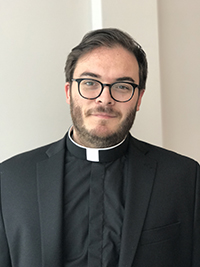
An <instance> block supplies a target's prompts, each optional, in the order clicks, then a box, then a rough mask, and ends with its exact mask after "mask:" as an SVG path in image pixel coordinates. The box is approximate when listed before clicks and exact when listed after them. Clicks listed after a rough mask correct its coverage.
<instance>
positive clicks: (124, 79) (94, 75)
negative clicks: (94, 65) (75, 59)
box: [80, 72, 135, 83]
mask: <svg viewBox="0 0 200 267" xmlns="http://www.w3.org/2000/svg"><path fill="white" fill-rule="evenodd" d="M83 76H90V77H93V78H98V79H100V78H101V76H100V75H99V74H95V73H93V72H83V73H82V74H81V75H80V77H83ZM122 81H130V82H133V83H135V80H134V79H133V78H131V77H129V76H124V77H119V78H117V79H116V82H122Z"/></svg>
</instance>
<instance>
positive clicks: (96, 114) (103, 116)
mask: <svg viewBox="0 0 200 267" xmlns="http://www.w3.org/2000/svg"><path fill="white" fill-rule="evenodd" d="M91 116H94V117H99V118H104V119H113V118H116V117H117V116H116V115H114V114H109V113H92V114H91Z"/></svg>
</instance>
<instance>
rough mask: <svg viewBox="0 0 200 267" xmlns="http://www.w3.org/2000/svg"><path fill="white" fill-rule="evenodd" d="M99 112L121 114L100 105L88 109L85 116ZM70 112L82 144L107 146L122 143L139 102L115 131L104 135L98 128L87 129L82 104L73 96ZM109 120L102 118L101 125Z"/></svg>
mask: <svg viewBox="0 0 200 267" xmlns="http://www.w3.org/2000/svg"><path fill="white" fill-rule="evenodd" d="M94 111H95V112H98V113H101V112H102V113H107V114H109V115H115V116H119V117H120V116H121V113H120V112H117V111H113V109H112V108H110V107H101V106H100V107H98V108H96V109H95V110H94V109H91V110H88V111H87V112H86V113H85V116H86V117H88V116H90V114H92V112H94ZM70 112H71V118H72V122H73V127H74V129H75V131H76V135H77V137H78V140H79V142H80V144H81V145H84V146H86V147H93V148H106V147H111V146H114V145H116V144H118V143H120V142H121V141H122V140H123V139H124V138H125V137H126V136H127V134H128V133H129V130H130V129H131V127H132V125H133V123H134V120H135V116H136V112H137V103H136V105H135V107H134V109H131V110H130V111H129V112H128V114H127V115H126V117H125V118H124V120H123V121H122V122H121V123H120V124H119V126H118V129H117V130H116V131H115V132H114V131H113V132H110V133H109V134H107V135H105V136H102V134H100V133H99V132H98V129H93V130H87V129H86V127H85V125H84V120H83V115H82V110H81V107H80V106H75V104H74V101H73V99H72V98H71V103H70ZM106 124H107V122H106V121H105V120H102V121H101V122H100V126H102V127H103V126H105V125H106Z"/></svg>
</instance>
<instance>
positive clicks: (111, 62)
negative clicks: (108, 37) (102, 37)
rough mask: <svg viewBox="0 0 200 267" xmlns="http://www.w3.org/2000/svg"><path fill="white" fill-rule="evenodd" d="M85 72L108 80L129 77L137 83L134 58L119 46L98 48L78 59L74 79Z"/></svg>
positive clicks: (137, 77) (136, 63) (137, 72)
mask: <svg viewBox="0 0 200 267" xmlns="http://www.w3.org/2000/svg"><path fill="white" fill-rule="evenodd" d="M86 72H90V73H91V72H92V73H95V74H98V75H99V76H102V77H105V78H108V79H109V78H111V79H112V78H113V79H115V78H119V77H125V76H130V77H132V78H133V79H134V80H135V79H136V80H137V82H138V81H139V80H138V79H139V66H138V62H137V59H136V57H135V56H134V55H133V54H132V53H131V52H129V51H128V50H127V49H125V48H123V47H121V46H115V47H111V48H110V47H99V48H96V49H94V50H92V51H90V52H88V53H86V54H85V55H83V56H82V57H80V58H79V60H78V61H77V64H76V67H75V70H74V77H77V76H81V75H82V73H86Z"/></svg>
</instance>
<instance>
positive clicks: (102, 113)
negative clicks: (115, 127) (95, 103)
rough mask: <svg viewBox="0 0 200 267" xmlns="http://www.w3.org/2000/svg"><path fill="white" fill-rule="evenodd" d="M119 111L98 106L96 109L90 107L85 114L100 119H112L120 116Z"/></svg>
mask: <svg viewBox="0 0 200 267" xmlns="http://www.w3.org/2000/svg"><path fill="white" fill-rule="evenodd" d="M120 115H121V114H120V113H119V112H117V111H113V110H112V109H104V108H102V107H101V108H98V109H96V110H94V109H90V110H88V111H87V112H86V116H87V117H88V116H94V117H97V118H101V119H114V118H117V117H120Z"/></svg>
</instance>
